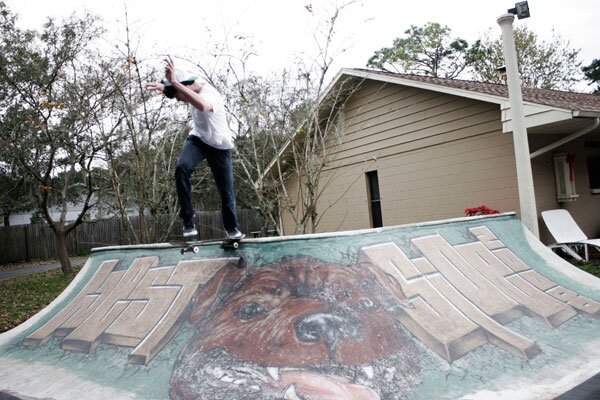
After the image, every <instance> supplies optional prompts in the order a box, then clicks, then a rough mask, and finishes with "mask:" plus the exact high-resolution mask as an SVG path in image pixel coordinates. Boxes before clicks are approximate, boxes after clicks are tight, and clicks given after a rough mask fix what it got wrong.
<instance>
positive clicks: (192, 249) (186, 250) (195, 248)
mask: <svg viewBox="0 0 600 400" xmlns="http://www.w3.org/2000/svg"><path fill="white" fill-rule="evenodd" d="M199 251H200V248H199V247H198V246H187V247H184V248H182V249H181V254H182V255H183V254H185V253H198V252H199Z"/></svg>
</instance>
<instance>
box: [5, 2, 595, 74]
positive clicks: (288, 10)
mask: <svg viewBox="0 0 600 400" xmlns="http://www.w3.org/2000/svg"><path fill="white" fill-rule="evenodd" d="M4 1H5V2H6V3H7V4H8V6H9V8H10V9H11V11H13V12H15V13H17V14H18V15H19V22H20V24H21V26H22V27H26V28H39V27H40V26H41V24H42V23H43V21H44V20H45V19H46V18H47V17H48V16H52V17H56V18H59V19H60V18H62V17H65V16H69V15H71V14H73V13H76V14H78V15H82V13H83V12H84V11H85V10H88V11H90V12H92V13H94V14H96V15H98V16H100V17H101V18H102V20H103V21H104V24H103V25H104V26H105V27H106V28H108V29H110V31H111V33H112V34H113V37H114V38H116V37H118V35H119V32H121V33H122V32H123V29H122V28H123V20H124V10H125V5H127V10H128V14H129V21H130V25H131V27H132V30H133V31H134V32H135V33H136V35H139V36H140V37H142V38H143V40H142V43H141V46H142V47H145V48H146V49H150V50H149V51H151V52H154V53H155V54H166V53H171V54H174V55H176V56H177V55H179V56H183V55H185V52H186V49H194V50H195V51H196V52H201V51H202V46H203V45H204V44H205V43H206V38H205V36H206V34H205V32H206V28H210V29H211V30H212V32H213V33H214V36H215V37H225V36H227V37H229V38H233V37H234V35H236V34H240V35H245V36H246V37H250V38H252V41H253V43H254V44H255V48H256V50H257V53H258V55H257V57H256V59H255V62H256V68H258V69H261V68H262V69H265V71H266V70H268V69H271V68H280V67H285V66H290V67H291V63H293V60H294V55H297V54H299V53H301V52H305V53H308V54H313V55H315V54H318V50H317V49H316V48H315V40H314V39H313V33H314V29H315V26H316V25H317V24H318V22H317V21H316V18H315V15H323V13H322V12H320V10H322V9H323V7H326V6H327V7H328V8H329V9H334V8H335V5H336V4H342V1H341V0H337V1H336V0H312V1H311V0H214V1H190V0H168V1H161V2H158V1H155V0H51V1H49V0H4ZM309 4H310V5H312V9H313V10H314V12H315V13H314V14H313V15H311V14H310V13H309V12H308V11H307V8H306V7H305V6H307V5H309ZM514 4H515V1H514V0H511V1H503V0H502V1H500V0H468V1H467V0H455V1H451V0H420V1H415V0H410V1H409V0H364V1H358V2H357V3H356V4H354V5H352V6H351V7H350V8H348V9H347V11H346V12H344V13H343V14H342V15H341V17H340V22H341V24H340V25H339V27H338V32H337V36H336V37H337V38H338V39H344V42H343V43H344V44H343V45H341V44H340V45H339V47H338V48H342V47H343V48H347V51H345V52H344V53H343V54H340V55H338V56H336V63H335V65H334V70H335V71H337V70H339V68H342V67H364V66H365V64H366V61H367V60H368V58H369V57H370V56H371V55H372V54H373V52H374V51H375V50H378V49H380V48H382V47H389V46H391V44H392V41H393V39H394V38H396V37H399V36H402V35H403V32H404V31H405V30H406V29H408V28H409V27H410V26H411V25H416V26H422V25H424V24H425V23H427V22H439V23H440V24H442V25H447V26H448V27H449V28H451V29H452V35H453V36H458V37H462V38H464V39H466V40H467V41H468V42H469V43H470V44H471V43H473V42H474V41H475V40H476V39H477V38H479V37H481V36H482V35H483V34H485V33H486V32H487V31H488V30H489V29H492V32H493V33H494V35H499V34H500V27H499V26H498V24H497V22H496V20H497V18H498V17H499V16H500V15H502V14H504V13H506V11H507V10H508V9H509V8H512V7H514ZM529 8H530V10H531V18H528V19H523V20H517V19H515V25H525V26H527V27H529V28H530V29H531V30H533V31H534V32H536V33H537V34H538V35H539V36H540V38H541V39H544V40H551V39H552V33H553V31H554V32H556V33H557V34H559V35H560V36H561V37H562V38H563V39H565V40H568V41H569V42H570V45H571V47H573V48H576V49H581V52H580V57H581V60H582V61H583V65H588V64H589V63H590V62H591V61H592V60H593V59H595V58H600V41H599V40H598V38H600V3H598V0H570V1H559V0H529ZM203 38H204V39H203ZM145 51H148V50H145ZM157 62H159V61H157Z"/></svg>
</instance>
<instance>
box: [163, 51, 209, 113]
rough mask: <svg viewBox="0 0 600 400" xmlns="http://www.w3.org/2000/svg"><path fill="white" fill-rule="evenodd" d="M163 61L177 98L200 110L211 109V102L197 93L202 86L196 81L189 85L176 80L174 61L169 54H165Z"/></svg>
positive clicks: (207, 110) (206, 110)
mask: <svg viewBox="0 0 600 400" xmlns="http://www.w3.org/2000/svg"><path fill="white" fill-rule="evenodd" d="M165 61H166V63H167V70H166V78H167V79H168V80H169V81H170V82H171V84H172V85H173V87H174V88H175V90H177V94H178V97H179V99H180V100H183V101H186V102H187V103H189V104H191V105H192V106H193V107H195V108H197V109H198V110H200V111H204V112H210V111H213V105H212V103H211V102H210V101H208V100H207V99H206V98H205V97H203V96H200V94H199V92H200V91H202V86H200V85H199V84H198V83H197V82H195V83H194V84H193V85H191V86H186V85H184V84H182V83H181V82H178V81H177V79H176V78H175V63H174V62H173V59H172V58H171V56H167V58H166V60H165ZM193 88H197V89H198V92H196V91H195V90H193Z"/></svg>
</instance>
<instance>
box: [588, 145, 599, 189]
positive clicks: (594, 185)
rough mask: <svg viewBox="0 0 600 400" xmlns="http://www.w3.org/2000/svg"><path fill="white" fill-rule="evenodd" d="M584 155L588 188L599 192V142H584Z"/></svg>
mask: <svg viewBox="0 0 600 400" xmlns="http://www.w3.org/2000/svg"><path fill="white" fill-rule="evenodd" d="M585 155H586V161H587V172H588V179H589V182H590V190H591V192H592V193H594V194H600V142H585Z"/></svg>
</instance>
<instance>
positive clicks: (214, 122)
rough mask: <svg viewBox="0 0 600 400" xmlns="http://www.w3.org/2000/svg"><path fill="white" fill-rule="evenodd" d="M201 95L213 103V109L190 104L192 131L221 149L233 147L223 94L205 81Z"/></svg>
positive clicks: (209, 143)
mask: <svg viewBox="0 0 600 400" xmlns="http://www.w3.org/2000/svg"><path fill="white" fill-rule="evenodd" d="M203 85H204V86H202V89H201V90H200V93H199V95H200V96H201V97H203V98H205V99H206V101H207V102H209V103H210V104H212V107H213V109H212V111H208V112H204V111H200V110H198V109H197V108H196V107H194V106H192V105H190V106H189V107H190V113H191V114H192V132H191V133H190V135H194V136H198V137H199V138H200V139H201V140H202V141H203V142H204V143H206V144H208V145H210V146H212V147H215V148H217V149H221V150H229V149H232V148H233V137H232V135H231V131H230V130H229V125H228V124H227V117H226V114H225V105H224V104H223V98H222V97H221V94H220V93H219V92H218V91H217V89H215V88H214V87H212V86H211V85H209V84H207V83H204V84H203Z"/></svg>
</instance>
